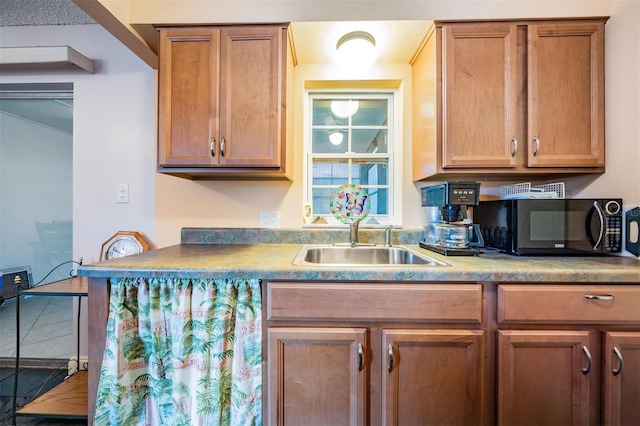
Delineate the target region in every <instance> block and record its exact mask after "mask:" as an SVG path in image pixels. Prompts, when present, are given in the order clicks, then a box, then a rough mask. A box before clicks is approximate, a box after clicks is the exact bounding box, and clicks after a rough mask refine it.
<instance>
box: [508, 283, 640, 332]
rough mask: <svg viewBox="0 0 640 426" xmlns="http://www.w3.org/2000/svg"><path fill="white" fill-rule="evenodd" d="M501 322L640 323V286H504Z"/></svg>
mask: <svg viewBox="0 0 640 426" xmlns="http://www.w3.org/2000/svg"><path fill="white" fill-rule="evenodd" d="M498 322H499V323H508V322H514V323H523V322H532V323H573V324H638V325H640V286H638V285H526V284H525V285H500V286H498Z"/></svg>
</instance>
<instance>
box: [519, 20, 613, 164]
mask: <svg viewBox="0 0 640 426" xmlns="http://www.w3.org/2000/svg"><path fill="white" fill-rule="evenodd" d="M527 31H528V32H527V41H528V49H527V52H528V78H527V81H528V96H527V99H528V109H527V110H528V124H529V126H528V139H527V144H528V149H529V151H528V153H527V154H528V155H527V159H528V166H529V167H574V166H575V167H580V166H594V167H604V23H585V24H582V23H563V24H549V25H529V26H528V27H527Z"/></svg>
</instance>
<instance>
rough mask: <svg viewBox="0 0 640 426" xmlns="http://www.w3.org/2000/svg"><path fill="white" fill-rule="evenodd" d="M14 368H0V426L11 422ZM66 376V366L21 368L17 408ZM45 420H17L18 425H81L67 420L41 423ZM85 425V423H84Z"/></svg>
mask: <svg viewBox="0 0 640 426" xmlns="http://www.w3.org/2000/svg"><path fill="white" fill-rule="evenodd" d="M14 373H15V369H14V368H0V425H10V424H11V422H12V420H13V383H14V381H13V379H14ZM66 375H67V366H66V363H65V364H64V365H60V366H59V368H21V369H20V373H19V375H18V407H22V406H23V405H25V404H26V403H27V402H29V401H31V400H32V399H34V398H35V397H37V396H40V395H42V394H43V393H45V392H47V391H48V390H49V389H51V388H53V387H54V386H56V385H58V384H60V383H61V382H62V381H63V380H64V378H65V377H66ZM42 421H45V422H46V420H45V419H41V420H38V421H37V422H33V421H32V420H30V419H27V418H24V419H22V418H20V419H18V422H17V423H18V424H19V425H20V424H34V425H35V424H43V425H44V424H82V423H69V421H68V420H65V421H64V422H62V421H61V420H56V422H57V423H42ZM84 424H86V422H84Z"/></svg>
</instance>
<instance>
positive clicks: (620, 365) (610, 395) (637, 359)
mask: <svg viewBox="0 0 640 426" xmlns="http://www.w3.org/2000/svg"><path fill="white" fill-rule="evenodd" d="M602 352H603V358H604V366H603V369H602V376H603V381H604V386H603V392H604V401H603V420H604V422H603V424H605V425H616V426H618V425H619V426H622V425H640V403H639V402H640V332H622V331H618V332H615V331H610V332H606V333H605V334H604V348H603V351H602Z"/></svg>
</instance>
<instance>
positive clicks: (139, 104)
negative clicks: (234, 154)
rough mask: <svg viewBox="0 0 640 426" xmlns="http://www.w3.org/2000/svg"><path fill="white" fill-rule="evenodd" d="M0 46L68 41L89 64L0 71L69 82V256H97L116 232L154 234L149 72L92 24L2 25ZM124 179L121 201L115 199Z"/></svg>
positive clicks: (10, 78)
mask: <svg viewBox="0 0 640 426" xmlns="http://www.w3.org/2000/svg"><path fill="white" fill-rule="evenodd" d="M0 45H1V46H3V47H4V46H14V47H16V46H36V45H40V46H57V45H69V46H71V47H73V48H74V49H76V50H77V51H79V52H80V53H82V54H84V55H85V56H87V57H89V58H91V59H93V60H94V61H95V62H96V73H95V74H89V73H87V72H84V71H76V70H70V71H61V70H56V71H29V72H17V71H12V72H9V71H2V73H1V74H0V81H1V82H2V83H40V82H72V83H73V85H74V117H73V118H74V124H73V125H74V129H73V159H74V161H73V256H74V259H75V260H78V258H79V257H80V256H82V257H84V261H85V262H92V261H97V260H98V258H99V255H100V248H101V245H102V243H103V242H104V241H105V240H107V239H108V238H109V237H110V236H111V235H112V234H114V233H115V232H116V231H118V230H137V231H140V232H142V233H143V234H144V235H145V236H146V237H147V238H148V239H149V240H150V241H153V240H154V239H155V201H154V200H155V184H154V172H155V162H156V160H155V159H156V130H155V121H156V105H155V104H156V102H155V99H156V94H155V92H156V89H155V87H156V86H155V72H154V70H152V69H150V68H149V67H148V66H147V65H146V64H145V63H143V62H142V61H141V60H140V59H139V58H138V57H137V56H135V55H134V54H133V53H131V52H130V51H129V50H128V49H127V48H125V47H124V46H123V45H122V44H121V43H120V42H119V41H117V40H115V39H114V38H113V37H112V36H111V35H110V34H109V33H108V32H107V31H106V30H104V29H103V28H102V27H100V26H98V25H79V26H42V27H2V28H0ZM118 183H128V184H129V188H130V196H129V200H130V202H129V204H117V203H116V185H117V184H118Z"/></svg>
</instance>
